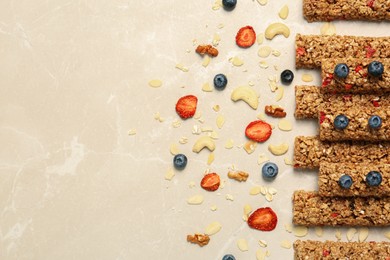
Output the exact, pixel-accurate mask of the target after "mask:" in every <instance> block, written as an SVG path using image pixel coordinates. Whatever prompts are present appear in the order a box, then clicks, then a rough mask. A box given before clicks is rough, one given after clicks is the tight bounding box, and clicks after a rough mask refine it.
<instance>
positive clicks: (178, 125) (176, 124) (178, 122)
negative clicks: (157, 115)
mask: <svg viewBox="0 0 390 260" xmlns="http://www.w3.org/2000/svg"><path fill="white" fill-rule="evenodd" d="M180 126H181V122H180V121H179V120H177V119H175V120H174V121H173V122H172V127H173V128H179V127H180Z"/></svg>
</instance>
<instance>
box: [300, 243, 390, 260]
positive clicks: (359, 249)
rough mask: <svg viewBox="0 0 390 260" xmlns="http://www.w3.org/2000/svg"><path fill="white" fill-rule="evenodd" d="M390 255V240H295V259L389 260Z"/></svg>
mask: <svg viewBox="0 0 390 260" xmlns="http://www.w3.org/2000/svg"><path fill="white" fill-rule="evenodd" d="M389 256H390V243H389V242H341V241H337V242H335V241H324V242H322V241H313V240H306V241H302V240H296V241H295V242H294V259H295V260H307V259H310V260H319V259H349V260H362V259H365V260H387V259H389Z"/></svg>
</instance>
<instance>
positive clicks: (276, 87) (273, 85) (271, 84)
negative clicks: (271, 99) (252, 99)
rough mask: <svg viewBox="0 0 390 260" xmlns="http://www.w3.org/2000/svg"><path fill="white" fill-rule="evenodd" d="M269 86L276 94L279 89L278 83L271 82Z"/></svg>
mask: <svg viewBox="0 0 390 260" xmlns="http://www.w3.org/2000/svg"><path fill="white" fill-rule="evenodd" d="M268 85H269V88H270V89H271V91H272V92H275V91H276V90H277V89H278V85H277V84H276V81H270V82H269V83H268Z"/></svg>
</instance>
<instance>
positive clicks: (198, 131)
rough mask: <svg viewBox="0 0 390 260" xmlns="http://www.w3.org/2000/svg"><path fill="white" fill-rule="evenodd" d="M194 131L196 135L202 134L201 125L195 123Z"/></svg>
mask: <svg viewBox="0 0 390 260" xmlns="http://www.w3.org/2000/svg"><path fill="white" fill-rule="evenodd" d="M192 133H193V134H194V135H200V134H201V133H202V131H201V130H200V127H199V126H197V125H194V126H193V127H192Z"/></svg>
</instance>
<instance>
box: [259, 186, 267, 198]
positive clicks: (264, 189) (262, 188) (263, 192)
mask: <svg viewBox="0 0 390 260" xmlns="http://www.w3.org/2000/svg"><path fill="white" fill-rule="evenodd" d="M260 193H261V194H262V195H264V196H265V195H266V194H267V193H268V188H267V187H264V186H260Z"/></svg>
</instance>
